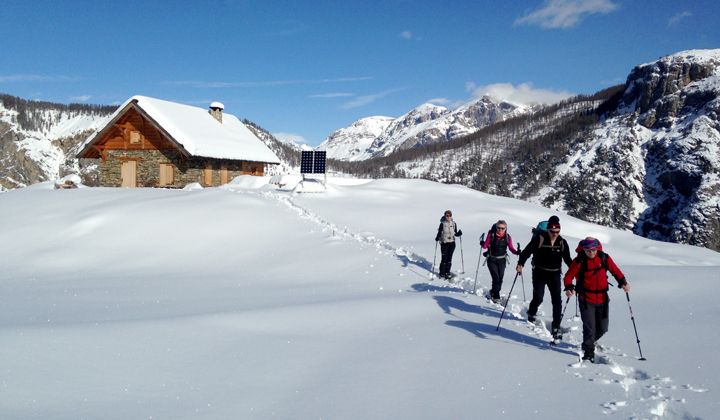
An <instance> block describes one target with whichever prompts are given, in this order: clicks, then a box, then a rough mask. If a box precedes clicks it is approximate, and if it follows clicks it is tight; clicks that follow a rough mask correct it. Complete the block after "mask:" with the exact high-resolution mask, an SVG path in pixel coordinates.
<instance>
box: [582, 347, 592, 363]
mask: <svg viewBox="0 0 720 420" xmlns="http://www.w3.org/2000/svg"><path fill="white" fill-rule="evenodd" d="M582 359H583V360H587V361H589V362H590V363H595V353H593V352H592V351H590V350H585V354H584V355H583V358H582Z"/></svg>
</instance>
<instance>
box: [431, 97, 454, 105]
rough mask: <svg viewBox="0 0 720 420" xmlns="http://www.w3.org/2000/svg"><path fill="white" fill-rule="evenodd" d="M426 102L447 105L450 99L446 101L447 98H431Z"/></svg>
mask: <svg viewBox="0 0 720 420" xmlns="http://www.w3.org/2000/svg"><path fill="white" fill-rule="evenodd" d="M427 102H428V103H431V104H437V105H447V104H449V103H450V99H448V98H433V99H430V100H429V101H427Z"/></svg>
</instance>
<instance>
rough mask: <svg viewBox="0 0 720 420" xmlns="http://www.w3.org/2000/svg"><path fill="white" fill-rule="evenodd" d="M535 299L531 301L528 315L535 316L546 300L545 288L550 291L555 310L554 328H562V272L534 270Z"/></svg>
mask: <svg viewBox="0 0 720 420" xmlns="http://www.w3.org/2000/svg"><path fill="white" fill-rule="evenodd" d="M532 284H533V298H532V301H530V307H529V308H528V315H532V316H535V314H537V311H538V308H539V307H540V304H541V303H542V302H543V299H544V298H545V287H547V288H548V290H549V291H550V300H551V302H552V308H553V311H552V312H553V322H552V328H553V329H556V328H560V317H561V316H562V298H561V297H560V291H561V287H560V285H561V282H560V270H558V271H546V270H541V269H534V270H533V272H532Z"/></svg>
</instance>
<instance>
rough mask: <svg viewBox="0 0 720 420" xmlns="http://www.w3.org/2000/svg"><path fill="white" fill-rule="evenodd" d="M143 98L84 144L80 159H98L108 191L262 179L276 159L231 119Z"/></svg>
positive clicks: (216, 106)
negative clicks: (109, 188) (257, 177)
mask: <svg viewBox="0 0 720 420" xmlns="http://www.w3.org/2000/svg"><path fill="white" fill-rule="evenodd" d="M222 109H223V106H222V104H220V103H217V102H213V103H212V104H211V111H206V110H203V109H201V108H196V107H191V106H188V105H182V104H177V103H174V102H168V101H163V100H159V99H154V98H148V97H144V96H133V97H132V98H130V99H129V100H128V101H127V102H125V103H124V104H123V105H121V106H120V108H118V110H117V111H116V112H115V113H114V114H113V115H112V116H111V117H110V120H109V121H108V123H107V124H106V125H105V126H103V127H102V128H100V129H98V130H97V131H96V132H95V133H93V134H92V135H91V136H90V137H88V139H87V140H86V141H85V143H84V144H83V146H82V148H81V151H80V152H79V153H78V155H77V157H78V158H86V159H88V158H89V159H100V160H101V161H102V163H101V164H100V165H99V176H98V180H99V183H100V185H101V186H106V187H130V188H134V187H165V188H183V187H185V186H186V185H188V184H191V183H193V182H198V183H200V185H203V186H205V187H213V186H214V187H217V186H220V185H223V184H227V183H228V182H229V181H231V180H232V179H233V178H234V177H236V176H239V175H255V176H262V175H263V174H264V169H265V165H266V164H271V165H272V164H279V163H280V160H279V159H278V157H277V156H276V155H275V154H274V153H273V152H272V151H271V150H270V149H269V148H268V147H267V146H266V145H265V144H264V143H263V142H262V141H261V140H260V139H258V138H257V137H256V136H255V135H254V134H253V133H252V132H251V131H250V130H249V129H248V128H247V127H245V125H244V124H243V123H242V122H241V121H239V120H238V119H237V118H236V117H235V116H233V115H229V114H223V112H222Z"/></svg>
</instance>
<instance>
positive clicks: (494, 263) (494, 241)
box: [483, 220, 520, 303]
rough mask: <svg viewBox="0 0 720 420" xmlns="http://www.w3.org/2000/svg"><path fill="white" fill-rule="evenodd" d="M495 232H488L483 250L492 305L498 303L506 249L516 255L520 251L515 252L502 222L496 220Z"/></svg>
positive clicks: (506, 257)
mask: <svg viewBox="0 0 720 420" xmlns="http://www.w3.org/2000/svg"><path fill="white" fill-rule="evenodd" d="M493 227H494V228H495V231H492V229H491V231H490V232H489V234H488V236H487V238H486V239H485V243H484V244H483V249H487V251H485V254H484V255H485V256H486V257H487V259H486V261H487V266H488V269H489V270H490V276H491V277H492V289H491V290H490V296H489V297H490V299H492V301H493V302H494V303H500V288H502V282H503V277H504V276H505V266H506V264H507V260H508V254H507V251H508V248H510V252H512V253H513V254H515V255H518V254H519V253H520V251H516V250H515V247H514V246H513V243H512V237H510V234H509V233H507V223H505V221H504V220H498V221H497V223H495V225H494V226H493Z"/></svg>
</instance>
